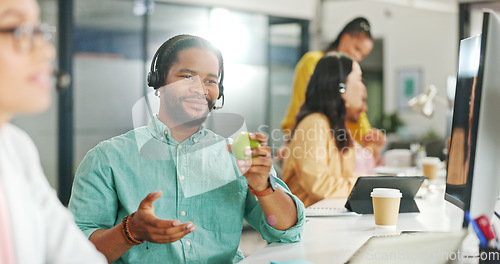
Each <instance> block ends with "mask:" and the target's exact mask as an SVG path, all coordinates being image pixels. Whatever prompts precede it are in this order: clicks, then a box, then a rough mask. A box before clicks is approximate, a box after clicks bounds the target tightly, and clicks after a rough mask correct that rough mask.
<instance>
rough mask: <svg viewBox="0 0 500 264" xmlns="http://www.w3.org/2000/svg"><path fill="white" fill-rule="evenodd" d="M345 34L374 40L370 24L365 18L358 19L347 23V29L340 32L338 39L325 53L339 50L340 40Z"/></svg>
mask: <svg viewBox="0 0 500 264" xmlns="http://www.w3.org/2000/svg"><path fill="white" fill-rule="evenodd" d="M344 34H349V35H351V36H353V37H357V36H359V35H361V34H364V35H365V36H366V37H367V38H369V39H372V34H371V31H370V22H368V20H367V19H366V18H364V17H357V18H355V19H353V20H351V22H349V23H347V25H345V27H344V28H343V29H342V31H340V33H339V34H338V35H337V38H336V39H335V40H334V41H333V42H332V43H330V45H328V47H326V49H325V50H324V52H328V51H333V50H337V49H338V48H339V44H340V39H341V38H342V36H343V35H344Z"/></svg>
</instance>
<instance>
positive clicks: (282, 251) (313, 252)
mask: <svg viewBox="0 0 500 264" xmlns="http://www.w3.org/2000/svg"><path fill="white" fill-rule="evenodd" d="M416 202H417V205H418V207H419V209H420V213H403V214H400V215H399V218H398V225H397V227H396V228H392V229H387V228H378V227H376V226H375V222H374V218H373V215H360V216H334V217H310V218H308V219H307V222H306V225H305V232H304V236H303V237H302V241H301V242H298V243H292V244H281V243H273V244H270V245H268V246H267V247H265V248H264V249H262V250H260V251H258V252H256V253H255V254H253V255H251V256H249V257H248V258H246V259H245V260H244V261H242V262H240V263H242V264H248V263H251V264H261V263H262V264H269V263H270V262H271V261H283V260H297V259H302V260H307V261H310V262H312V263H315V264H322V263H328V264H335V263H345V262H346V261H347V260H348V259H349V258H350V257H351V256H352V254H353V253H354V252H355V251H356V250H357V249H358V248H359V247H361V246H362V245H363V244H364V243H365V242H366V241H367V240H368V239H369V238H370V237H372V236H380V235H395V234H399V233H400V232H401V231H405V230H406V231H408V230H410V231H417V230H418V231H457V230H460V229H461V227H462V219H463V211H462V210H460V209H459V208H457V207H455V206H454V205H452V204H450V203H448V202H446V201H445V200H444V199H443V193H442V192H436V193H428V194H427V195H426V196H425V198H419V199H416ZM344 204H345V199H327V200H323V201H320V202H318V203H316V205H318V206H332V207H343V206H344Z"/></svg>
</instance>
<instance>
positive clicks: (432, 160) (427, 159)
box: [420, 157, 441, 164]
mask: <svg viewBox="0 0 500 264" xmlns="http://www.w3.org/2000/svg"><path fill="white" fill-rule="evenodd" d="M420 161H421V162H422V163H424V164H439V163H440V162H441V160H440V159H439V158H437V157H423V158H422V159H421V160H420Z"/></svg>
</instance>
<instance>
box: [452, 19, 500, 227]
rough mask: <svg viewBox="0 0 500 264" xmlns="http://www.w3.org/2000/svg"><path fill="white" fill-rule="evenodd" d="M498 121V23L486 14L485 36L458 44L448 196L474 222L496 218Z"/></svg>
mask: <svg viewBox="0 0 500 264" xmlns="http://www.w3.org/2000/svg"><path fill="white" fill-rule="evenodd" d="M477 55H479V56H477ZM476 62H477V63H476ZM476 65H477V66H476ZM499 121H500V19H499V17H498V16H497V15H496V14H495V13H494V12H492V11H485V12H484V16H483V29H482V33H481V35H479V36H477V37H473V38H469V39H465V40H463V41H462V42H461V44H460V52H459V67H458V74H457V90H456V95H455V105H454V112H453V124H452V135H451V142H450V151H449V155H448V168H447V177H446V193H445V199H446V200H447V201H450V202H451V203H453V204H455V205H457V206H458V207H460V208H461V209H463V210H465V211H470V216H471V217H473V218H475V217H478V216H479V215H483V214H484V215H486V216H488V217H491V216H492V215H493V210H494V207H495V203H496V198H497V196H498V190H499V182H500V136H499V135H500V134H499V132H500V122H499Z"/></svg>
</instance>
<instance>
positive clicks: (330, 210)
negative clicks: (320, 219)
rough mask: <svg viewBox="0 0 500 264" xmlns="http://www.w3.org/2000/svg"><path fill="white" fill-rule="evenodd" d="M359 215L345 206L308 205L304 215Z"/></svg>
mask: <svg viewBox="0 0 500 264" xmlns="http://www.w3.org/2000/svg"><path fill="white" fill-rule="evenodd" d="M352 215H360V214H358V213H355V212H351V211H349V210H347V209H346V208H338V207H319V206H310V207H307V208H306V217H314V216H352Z"/></svg>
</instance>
